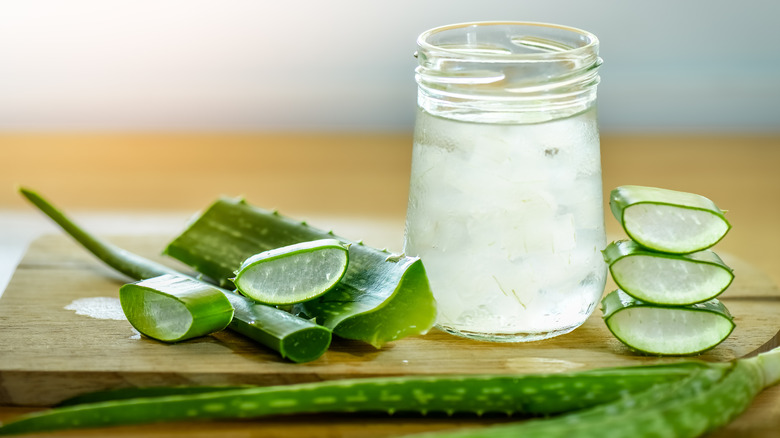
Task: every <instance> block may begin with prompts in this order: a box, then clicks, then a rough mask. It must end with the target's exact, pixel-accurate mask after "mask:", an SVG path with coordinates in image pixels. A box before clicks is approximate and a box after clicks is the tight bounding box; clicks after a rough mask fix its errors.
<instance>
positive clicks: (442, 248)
mask: <svg viewBox="0 0 780 438" xmlns="http://www.w3.org/2000/svg"><path fill="white" fill-rule="evenodd" d="M417 43H418V51H417V53H416V57H417V59H418V61H419V66H418V67H417V69H416V75H415V77H416V80H417V84H418V99H417V102H418V109H417V118H416V123H415V131H414V149H413V157H412V169H411V181H410V191H409V203H408V211H407V217H406V229H405V244H404V251H405V253H406V254H407V255H416V256H420V257H421V258H422V261H423V265H424V266H425V269H426V271H427V272H428V276H429V280H430V284H431V288H432V290H433V293H434V295H435V297H436V301H437V305H438V312H439V313H438V319H437V326H438V327H439V328H440V329H441V330H444V331H446V332H449V333H452V334H455V335H459V336H465V337H468V338H473V339H479V340H486V341H499V342H523V341H535V340H540V339H545V338H550V337H553V336H557V335H561V334H564V333H567V332H570V331H572V330H574V329H575V328H576V327H578V326H580V325H581V324H582V323H583V322H584V321H585V320H586V319H587V318H588V316H589V315H590V314H591V313H592V312H593V310H594V309H595V307H596V305H597V303H598V302H599V300H600V298H601V296H602V293H603V291H604V285H605V281H606V271H607V269H606V265H605V263H604V261H603V258H602V255H601V250H602V249H603V248H604V246H605V245H606V238H605V232H604V209H603V204H602V184H601V158H600V151H599V131H598V124H597V115H596V87H597V84H598V83H599V76H598V68H599V66H600V64H601V59H600V58H599V56H598V39H597V38H596V37H595V36H594V35H592V34H590V33H588V32H586V31H583V30H579V29H575V28H571V27H565V26H558V25H552V24H542V23H525V22H476V23H465V24H456V25H450V26H444V27H439V28H435V29H432V30H429V31H427V32H424V33H423V34H422V35H420V37H419V39H418V41H417Z"/></svg>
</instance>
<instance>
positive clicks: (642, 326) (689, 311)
mask: <svg viewBox="0 0 780 438" xmlns="http://www.w3.org/2000/svg"><path fill="white" fill-rule="evenodd" d="M601 304H602V312H603V314H604V316H603V318H604V322H605V323H606V324H607V327H608V328H609V330H610V331H611V332H612V334H613V335H615V337H616V338H618V340H620V341H621V342H622V343H624V344H626V346H628V347H629V348H631V349H632V350H635V351H638V352H641V353H647V354H652V355H692V354H699V353H701V352H703V351H706V350H709V349H711V348H713V347H715V346H716V345H718V344H720V343H721V342H723V340H725V339H726V338H727V337H728V336H729V335H730V334H731V332H732V331H733V330H734V321H733V318H732V317H731V314H730V313H729V311H728V310H727V309H726V306H724V305H723V304H722V303H721V302H720V301H718V300H717V299H713V300H710V301H706V302H704V303H698V304H692V305H689V306H675V307H671V306H658V305H655V304H649V303H645V302H642V301H639V300H637V299H635V298H634V297H632V296H630V295H628V294H626V293H625V292H623V291H621V290H619V289H618V290H615V291H613V292H611V293H609V294H608V295H607V296H606V297H605V298H604V299H603V300H602V302H601Z"/></svg>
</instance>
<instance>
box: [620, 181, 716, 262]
mask: <svg viewBox="0 0 780 438" xmlns="http://www.w3.org/2000/svg"><path fill="white" fill-rule="evenodd" d="M609 205H610V208H611V209H612V214H613V215H614V216H615V218H616V219H617V220H618V221H619V222H620V223H621V224H622V225H623V229H624V230H625V231H626V234H628V236H629V237H630V238H631V239H632V240H634V241H636V242H637V243H639V244H640V245H642V246H644V247H646V248H649V249H652V250H656V251H662V252H669V253H674V254H686V253H691V252H695V251H701V250H703V249H707V248H709V247H711V246H713V245H715V244H716V243H718V241H720V239H722V238H723V236H725V235H726V233H727V232H728V231H729V229H730V228H731V224H729V222H728V221H727V220H726V217H725V216H724V213H723V211H721V210H720V209H719V208H718V207H717V206H716V205H715V204H714V203H713V202H712V201H711V200H709V199H707V198H705V197H704V196H701V195H696V194H693V193H686V192H678V191H674V190H666V189H659V188H655V187H642V186H621V187H618V188H616V189H614V190H612V193H611V195H610V201H609Z"/></svg>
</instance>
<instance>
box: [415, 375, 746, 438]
mask: <svg viewBox="0 0 780 438" xmlns="http://www.w3.org/2000/svg"><path fill="white" fill-rule="evenodd" d="M733 368H734V367H733V364H730V363H727V364H711V365H710V366H708V367H706V368H702V369H698V370H696V371H694V372H692V373H691V374H690V375H689V376H687V377H686V378H684V379H680V380H677V381H672V382H665V383H660V384H658V385H655V386H652V387H648V388H646V389H645V390H644V391H639V392H636V393H625V394H623V395H622V396H621V397H619V398H618V399H616V400H614V401H612V402H607V403H603V404H599V405H596V406H593V407H591V408H588V409H583V410H580V411H574V412H570V413H568V414H566V415H561V416H556V417H550V418H544V419H532V420H529V421H526V422H524V423H509V424H504V425H498V426H490V427H485V428H480V429H461V430H455V431H445V432H433V433H423V434H416V435H412V436H413V437H414V438H510V437H511V438H514V437H523V438H570V437H578V438H591V437H593V438H612V437H614V438H623V437H638V438H642V437H665V438H666V437H677V438H682V437H695V436H699V435H700V434H701V433H703V430H704V429H705V428H706V427H707V426H708V425H709V421H702V420H701V419H700V418H697V414H703V413H707V411H706V410H703V409H701V407H700V406H695V405H692V404H689V403H686V405H685V406H684V408H687V410H686V411H684V412H674V410H671V412H670V409H669V408H668V407H669V406H679V404H680V401H681V400H686V401H690V400H694V399H696V398H697V396H699V395H701V394H702V393H703V392H704V391H707V390H709V389H711V388H714V387H716V386H717V385H719V384H721V383H722V382H723V381H724V379H725V377H726V376H728V375H729V374H730V372H731V370H732V369H733ZM700 410H701V411H700Z"/></svg>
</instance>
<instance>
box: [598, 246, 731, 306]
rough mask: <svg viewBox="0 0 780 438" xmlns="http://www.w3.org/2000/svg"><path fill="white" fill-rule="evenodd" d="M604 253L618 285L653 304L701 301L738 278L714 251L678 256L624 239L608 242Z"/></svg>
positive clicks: (683, 303)
mask: <svg viewBox="0 0 780 438" xmlns="http://www.w3.org/2000/svg"><path fill="white" fill-rule="evenodd" d="M603 254H604V260H605V261H606V262H607V264H608V265H609V271H610V273H611V274H612V279H613V280H615V283H616V284H617V285H618V287H619V288H620V289H621V290H622V291H623V292H625V293H627V294H629V295H631V296H632V297H634V298H636V299H638V300H641V301H644V302H647V303H651V304H664V305H688V304H695V303H701V302H703V301H707V300H711V299H713V298H715V297H717V296H718V295H720V294H721V293H722V292H723V291H725V290H726V288H728V287H729V285H730V284H731V282H732V281H733V280H734V273H733V271H732V269H731V268H729V267H728V266H727V265H726V264H725V263H723V260H721V259H720V257H718V255H717V254H715V253H714V252H712V251H710V250H703V251H698V252H694V253H690V254H681V255H677V254H668V253H660V252H656V251H648V250H646V249H645V248H644V247H642V246H641V245H639V244H637V243H636V242H634V241H632V240H620V241H617V242H612V243H610V244H609V245H607V247H606V249H605V250H604V251H603Z"/></svg>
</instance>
